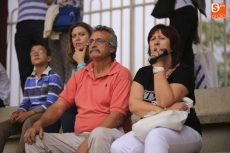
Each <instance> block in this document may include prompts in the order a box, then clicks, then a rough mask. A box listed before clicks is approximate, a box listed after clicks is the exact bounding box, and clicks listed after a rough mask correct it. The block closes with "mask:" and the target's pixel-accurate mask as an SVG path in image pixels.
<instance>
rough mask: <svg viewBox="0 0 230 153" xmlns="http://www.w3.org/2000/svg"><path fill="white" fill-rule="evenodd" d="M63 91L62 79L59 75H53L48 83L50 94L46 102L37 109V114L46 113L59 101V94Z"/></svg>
mask: <svg viewBox="0 0 230 153" xmlns="http://www.w3.org/2000/svg"><path fill="white" fill-rule="evenodd" d="M62 90H63V84H62V82H61V79H60V77H59V76H58V75H57V74H53V75H51V76H50V78H49V82H48V94H47V97H46V102H45V103H44V104H43V105H41V106H39V107H37V108H35V109H34V111H35V112H36V113H39V112H44V111H45V110H46V109H47V108H48V107H49V106H50V105H52V104H53V103H54V102H56V101H57V99H58V96H59V94H60V93H61V91H62Z"/></svg>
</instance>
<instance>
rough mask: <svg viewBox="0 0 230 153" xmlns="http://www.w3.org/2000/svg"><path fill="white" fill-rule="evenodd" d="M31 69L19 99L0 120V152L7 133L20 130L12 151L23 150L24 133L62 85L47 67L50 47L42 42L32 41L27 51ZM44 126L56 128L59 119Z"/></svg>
mask: <svg viewBox="0 0 230 153" xmlns="http://www.w3.org/2000/svg"><path fill="white" fill-rule="evenodd" d="M30 57H31V63H32V64H33V65H34V71H33V72H32V74H31V75H30V76H29V77H27V79H26V82H25V88H24V96H23V101H22V103H21V104H20V106H19V108H18V109H17V110H16V111H15V112H13V113H12V115H11V116H10V119H8V120H6V121H4V122H2V123H0V140H1V141H0V152H3V149H4V146H5V143H6V141H7V139H8V137H10V136H11V135H15V134H19V133H21V138H20V141H19V145H18V148H17V150H16V153H23V152H25V143H24V138H23V136H24V133H25V131H26V130H27V129H28V128H30V127H31V126H32V125H33V123H34V122H36V121H37V120H38V119H39V118H40V117H41V115H42V114H43V112H44V111H45V110H46V109H47V108H48V107H49V106H50V105H52V104H53V103H54V102H55V101H56V100H57V98H58V95H59V94H60V93H61V91H62V89H63V84H62V82H61V79H60V77H59V75H58V74H57V73H56V72H54V71H53V70H52V69H51V68H50V67H49V65H48V64H49V62H50V60H51V56H50V50H49V49H48V48H47V47H46V46H45V45H40V44H36V45H34V46H33V47H32V49H31V52H30ZM51 126H52V127H46V129H45V131H47V132H52V133H54V132H58V130H59V128H60V126H59V122H56V123H54V124H53V125H51Z"/></svg>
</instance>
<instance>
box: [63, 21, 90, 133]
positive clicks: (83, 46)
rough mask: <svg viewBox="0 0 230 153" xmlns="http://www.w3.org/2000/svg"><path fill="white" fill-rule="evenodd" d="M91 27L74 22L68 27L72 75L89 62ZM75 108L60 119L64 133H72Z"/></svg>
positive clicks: (68, 52)
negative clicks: (88, 43)
mask: <svg viewBox="0 0 230 153" xmlns="http://www.w3.org/2000/svg"><path fill="white" fill-rule="evenodd" d="M92 31H93V29H92V27H91V26H90V25H89V24H87V23H85V22H76V23H75V24H73V25H72V26H71V27H70V30H69V33H68V45H67V51H66V52H67V55H68V59H69V63H70V65H71V66H72V74H73V73H75V71H78V70H80V69H81V68H84V67H85V66H86V65H87V64H88V63H89V62H90V61H91V60H90V57H89V51H88V45H87V42H88V40H89V37H90V36H91V34H92ZM76 114H77V108H76V106H75V105H74V106H72V107H70V108H69V109H67V110H66V112H65V113H64V114H63V116H62V117H61V119H60V120H61V125H62V130H63V132H64V133H67V132H74V122H75V116H76Z"/></svg>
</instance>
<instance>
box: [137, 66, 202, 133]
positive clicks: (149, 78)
mask: <svg viewBox="0 0 230 153" xmlns="http://www.w3.org/2000/svg"><path fill="white" fill-rule="evenodd" d="M152 68H153V67H152V66H151V65H149V66H145V67H142V68H140V69H139V70H138V72H137V74H136V76H135V77H134V81H136V82H138V83H140V84H141V85H142V86H143V87H144V95H143V100H144V101H146V102H149V103H151V101H157V100H156V97H155V93H154V81H153V79H154V77H153V75H154V74H153V71H152ZM168 82H169V84H171V83H179V84H183V85H184V86H185V87H186V88H187V89H188V91H189V94H188V95H186V97H188V98H190V99H192V100H193V101H194V105H195V95H194V77H193V73H192V69H191V68H190V67H189V66H187V65H185V64H183V63H180V65H179V66H178V67H177V68H176V69H175V70H174V71H173V72H172V74H171V75H170V76H169V77H168ZM184 125H187V126H189V127H191V128H193V129H194V130H196V131H197V132H199V133H200V134H201V129H200V121H199V119H198V117H197V116H196V112H195V109H193V108H191V109H190V113H189V114H188V118H187V120H186V122H185V123H184Z"/></svg>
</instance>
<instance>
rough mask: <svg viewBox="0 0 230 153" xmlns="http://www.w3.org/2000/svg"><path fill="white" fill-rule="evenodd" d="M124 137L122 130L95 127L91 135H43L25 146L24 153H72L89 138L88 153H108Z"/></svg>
mask: <svg viewBox="0 0 230 153" xmlns="http://www.w3.org/2000/svg"><path fill="white" fill-rule="evenodd" d="M122 135H124V132H123V129H116V128H113V129H109V128H104V127H97V128H95V129H94V130H93V131H92V132H91V133H90V132H84V133H82V134H75V133H62V134H58V133H44V136H43V139H40V138H39V136H36V142H35V143H34V144H32V145H28V144H26V145H25V148H26V153H74V152H75V151H76V150H77V148H78V147H79V146H80V145H81V143H82V142H83V141H84V140H85V138H86V137H88V136H89V141H88V146H89V153H109V152H110V147H111V144H112V143H113V141H114V140H116V139H117V138H119V137H121V136H122Z"/></svg>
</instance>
